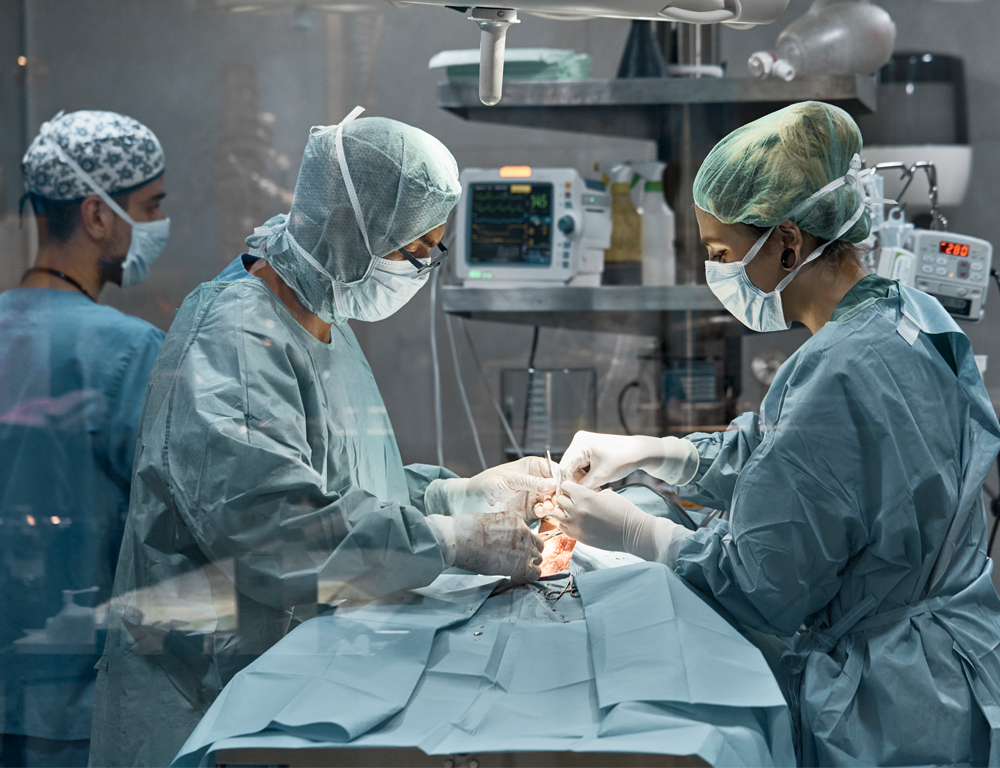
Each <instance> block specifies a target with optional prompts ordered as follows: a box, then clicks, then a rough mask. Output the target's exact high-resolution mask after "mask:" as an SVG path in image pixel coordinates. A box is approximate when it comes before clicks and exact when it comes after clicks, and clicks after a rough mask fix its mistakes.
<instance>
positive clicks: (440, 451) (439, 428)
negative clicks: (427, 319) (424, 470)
mask: <svg viewBox="0 0 1000 768" xmlns="http://www.w3.org/2000/svg"><path fill="white" fill-rule="evenodd" d="M439 272H440V270H438V269H435V270H434V274H433V275H431V369H432V370H433V372H434V445H435V447H436V449H437V454H436V455H437V463H438V466H439V467H443V466H444V424H443V421H442V418H441V363H440V361H439V360H438V347H437V284H438V273H439Z"/></svg>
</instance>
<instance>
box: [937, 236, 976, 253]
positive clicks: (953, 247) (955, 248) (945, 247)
mask: <svg viewBox="0 0 1000 768" xmlns="http://www.w3.org/2000/svg"><path fill="white" fill-rule="evenodd" d="M938 250H940V251H941V253H946V254H948V255H949V256H968V255H969V246H967V245H965V244H963V243H949V242H948V241H947V240H942V241H941V245H940V246H939V248H938Z"/></svg>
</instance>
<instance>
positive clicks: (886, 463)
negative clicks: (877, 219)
mask: <svg viewBox="0 0 1000 768" xmlns="http://www.w3.org/2000/svg"><path fill="white" fill-rule="evenodd" d="M689 439H690V440H692V442H694V444H695V445H696V446H697V448H698V452H699V455H700V457H701V466H700V467H699V470H698V473H697V476H696V477H695V479H694V481H693V482H691V483H690V484H689V485H687V486H685V487H683V488H682V489H680V492H681V494H682V495H684V496H686V497H687V498H689V499H692V500H695V501H698V502H700V503H702V504H705V505H707V506H710V507H713V508H721V509H726V510H729V513H730V521H729V522H727V523H723V524H722V525H719V526H718V527H716V528H713V529H703V530H700V531H697V532H695V533H693V534H692V535H690V536H689V537H688V538H687V539H685V540H684V541H683V542H682V543H681V545H680V548H679V551H678V557H677V573H678V574H679V575H680V576H681V577H682V578H684V579H685V580H687V581H688V582H689V583H690V584H692V585H694V586H695V587H697V588H698V589H700V590H702V591H703V592H705V593H707V594H708V595H711V596H712V597H714V598H715V599H716V600H718V601H719V603H721V605H722V606H723V607H724V608H726V609H727V610H728V611H729V613H730V614H731V615H732V616H733V617H735V618H736V620H738V621H739V622H742V623H743V624H744V625H746V626H748V627H750V628H752V629H754V630H756V631H759V632H762V633H768V634H770V635H775V636H778V637H781V638H787V639H789V642H791V644H792V649H791V650H789V651H787V652H786V653H785V654H784V655H783V656H782V658H781V667H782V669H783V670H784V672H785V674H787V681H786V682H787V690H786V695H787V697H788V700H789V702H790V704H791V706H792V708H793V710H794V712H793V715H794V716H795V717H796V718H797V726H798V734H799V743H798V750H799V756H800V760H801V763H802V764H803V765H929V764H940V765H968V764H974V765H975V764H986V763H989V764H991V765H997V764H1000V652H998V645H1000V598H998V596H997V592H996V590H995V589H994V587H993V583H992V581H991V578H990V573H991V571H992V561H991V560H990V559H989V557H988V556H987V551H986V547H987V534H988V526H987V520H986V511H985V507H984V504H983V497H982V487H983V481H984V480H985V478H986V476H987V473H988V472H989V470H990V468H991V466H992V464H993V462H994V460H995V459H996V457H997V453H998V451H1000V424H998V422H997V418H996V415H995V413H994V411H993V406H992V404H991V402H990V399H989V397H988V395H987V392H986V388H985V386H984V384H983V380H982V377H981V375H980V374H979V371H978V369H977V367H976V363H975V360H974V357H973V353H972V348H971V345H970V344H969V340H968V338H967V337H966V336H965V334H964V333H963V332H962V331H961V329H960V328H959V327H958V326H957V324H956V323H955V322H954V320H953V319H952V318H951V317H950V316H949V315H948V314H947V313H946V312H945V310H944V309H943V308H942V307H941V305H940V304H939V303H938V302H937V301H936V300H935V299H933V298H931V297H930V296H927V295H926V294H924V293H921V292H920V291H916V290H914V289H911V288H905V287H904V288H900V287H898V285H897V284H895V283H892V282H891V281H886V280H884V279H882V278H878V277H868V278H865V279H863V280H862V281H860V282H859V283H858V284H857V285H856V286H855V288H854V289H853V290H852V291H851V292H850V293H849V294H848V295H847V296H846V297H845V299H844V301H843V302H842V303H841V305H840V306H839V307H838V308H837V311H836V312H835V313H834V315H833V318H832V320H831V322H829V323H827V324H826V325H825V326H824V327H823V328H821V329H820V330H819V331H818V332H817V333H816V334H815V335H813V336H812V338H811V339H810V340H809V341H807V342H806V343H805V344H803V345H802V347H801V348H799V350H798V351H796V352H795V354H793V355H792V356H791V357H790V358H789V359H788V360H787V361H786V362H785V363H784V365H782V367H781V368H780V369H779V371H778V374H777V376H776V377H775V380H774V382H773V383H772V385H771V387H770V389H769V391H768V393H767V396H766V397H765V398H764V402H763V403H762V405H761V409H760V414H759V415H757V414H754V413H746V414H743V415H742V416H740V417H738V418H737V419H736V420H735V421H734V422H733V423H732V424H731V425H730V428H729V429H728V430H727V431H726V432H722V433H717V434H712V435H709V434H695V435H691V436H690V438H689Z"/></svg>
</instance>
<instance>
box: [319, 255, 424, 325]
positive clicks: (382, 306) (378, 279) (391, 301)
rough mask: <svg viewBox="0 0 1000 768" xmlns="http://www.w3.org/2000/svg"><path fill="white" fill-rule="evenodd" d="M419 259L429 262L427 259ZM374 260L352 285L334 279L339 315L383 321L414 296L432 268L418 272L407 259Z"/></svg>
mask: <svg viewBox="0 0 1000 768" xmlns="http://www.w3.org/2000/svg"><path fill="white" fill-rule="evenodd" d="M418 261H420V262H421V263H429V262H430V259H426V260H425V259H418ZM374 262H375V266H374V269H372V271H371V272H370V273H369V274H368V276H367V277H366V278H365V279H364V280H360V281H358V282H357V283H353V284H351V285H344V284H342V283H338V282H336V281H334V283H333V297H334V301H335V305H336V307H337V314H339V315H340V316H341V317H344V318H349V319H351V318H353V319H354V320H363V321H364V322H366V323H374V322H377V321H378V320H384V319H385V318H387V317H389V316H390V315H393V314H395V313H396V312H397V311H398V310H399V309H400V308H401V307H402V306H403V305H404V304H406V302H408V301H409V300H410V299H412V298H413V296H414V294H416V292H417V291H419V290H420V287H421V286H422V285H423V284H424V283H426V282H427V278H428V277H430V273H431V271H432V270H428V271H426V272H423V273H421V274H417V268H416V267H414V266H413V265H412V264H410V263H408V262H406V261H392V260H390V259H380V258H375V259H374Z"/></svg>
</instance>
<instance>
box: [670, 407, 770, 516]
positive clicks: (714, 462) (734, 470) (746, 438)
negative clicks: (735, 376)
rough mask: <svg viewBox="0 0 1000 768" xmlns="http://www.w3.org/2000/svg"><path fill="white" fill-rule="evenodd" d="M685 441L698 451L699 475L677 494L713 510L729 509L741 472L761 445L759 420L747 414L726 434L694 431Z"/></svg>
mask: <svg viewBox="0 0 1000 768" xmlns="http://www.w3.org/2000/svg"><path fill="white" fill-rule="evenodd" d="M687 439H688V440H689V441H691V442H692V443H694V447H695V448H696V449H697V450H698V457H699V464H698V472H697V474H696V475H695V476H694V480H692V481H691V482H690V483H688V484H687V485H684V486H680V487H679V488H677V489H675V490H676V491H677V494H678V495H679V496H680V497H681V498H684V499H688V500H690V501H693V502H695V503H696V504H701V505H703V506H706V507H711V508H712V509H725V510H728V509H730V505H731V504H732V499H733V491H734V489H735V488H736V481H737V479H738V478H739V475H740V472H741V471H742V469H743V467H744V465H745V464H746V463H747V461H748V460H749V459H750V454H751V453H753V451H754V450H755V449H756V448H757V446H758V445H760V417H759V416H758V415H757V414H756V413H753V412H749V411H748V412H747V413H743V414H740V415H739V416H737V417H736V418H735V419H733V421H732V423H731V424H730V425H729V428H728V429H727V430H726V431H725V432H713V433H706V432H695V433H694V434H692V435H688V436H687Z"/></svg>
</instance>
